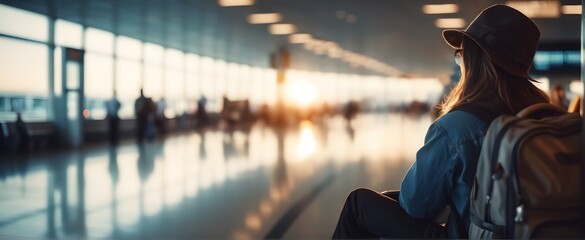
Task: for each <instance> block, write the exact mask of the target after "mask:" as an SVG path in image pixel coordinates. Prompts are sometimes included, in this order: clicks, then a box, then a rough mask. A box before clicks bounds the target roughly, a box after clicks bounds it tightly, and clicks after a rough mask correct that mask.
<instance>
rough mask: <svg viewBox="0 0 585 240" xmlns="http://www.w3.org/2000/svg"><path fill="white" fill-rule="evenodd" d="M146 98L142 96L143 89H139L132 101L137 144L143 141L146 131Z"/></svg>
mask: <svg viewBox="0 0 585 240" xmlns="http://www.w3.org/2000/svg"><path fill="white" fill-rule="evenodd" d="M146 104H147V99H146V97H145V96H144V91H143V90H142V89H140V96H139V97H138V98H137V99H136V101H134V115H135V116H136V141H137V142H138V144H142V143H143V142H144V134H145V133H146V121H147V117H148V110H147V108H146Z"/></svg>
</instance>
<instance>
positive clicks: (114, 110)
mask: <svg viewBox="0 0 585 240" xmlns="http://www.w3.org/2000/svg"><path fill="white" fill-rule="evenodd" d="M120 107H121V104H120V101H118V98H117V97H116V91H114V95H113V96H112V99H110V100H109V101H107V102H106V110H107V116H106V118H107V119H108V135H109V140H110V144H112V145H114V146H115V145H118V142H119V140H120V117H119V116H118V112H119V111H120Z"/></svg>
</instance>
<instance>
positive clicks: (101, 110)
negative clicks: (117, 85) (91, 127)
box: [84, 53, 119, 119]
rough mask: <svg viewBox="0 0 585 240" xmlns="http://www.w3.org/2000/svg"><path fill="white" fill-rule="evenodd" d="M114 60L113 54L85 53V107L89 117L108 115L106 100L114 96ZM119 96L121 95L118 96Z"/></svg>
mask: <svg viewBox="0 0 585 240" xmlns="http://www.w3.org/2000/svg"><path fill="white" fill-rule="evenodd" d="M113 64H114V60H113V58H112V57H111V56H108V55H101V54H95V53H86V54H85V91H84V92H85V108H86V109H87V110H89V116H88V117H87V118H88V119H104V118H105V117H106V113H107V111H106V106H105V102H106V101H107V100H109V99H111V98H112V96H113V91H114V81H113V77H114V73H113V71H114V69H113ZM118 97H119V96H118Z"/></svg>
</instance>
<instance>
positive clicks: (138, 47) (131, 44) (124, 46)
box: [116, 36, 142, 60]
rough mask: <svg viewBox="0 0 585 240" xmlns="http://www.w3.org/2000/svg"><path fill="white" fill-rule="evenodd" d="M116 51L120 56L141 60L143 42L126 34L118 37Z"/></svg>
mask: <svg viewBox="0 0 585 240" xmlns="http://www.w3.org/2000/svg"><path fill="white" fill-rule="evenodd" d="M116 53H117V54H118V57H122V58H128V59H133V60H140V58H141V57H142V42H140V41H139V40H137V39H134V38H129V37H125V36H119V37H117V38H116Z"/></svg>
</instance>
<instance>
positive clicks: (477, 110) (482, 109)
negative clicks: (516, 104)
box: [449, 102, 502, 126]
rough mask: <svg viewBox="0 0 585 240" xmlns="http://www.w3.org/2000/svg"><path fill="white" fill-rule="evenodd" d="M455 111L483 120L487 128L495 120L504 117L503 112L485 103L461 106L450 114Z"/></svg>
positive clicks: (471, 103)
mask: <svg viewBox="0 0 585 240" xmlns="http://www.w3.org/2000/svg"><path fill="white" fill-rule="evenodd" d="M453 111H464V112H467V113H470V114H472V115H474V116H476V117H478V118H479V119H481V120H482V121H483V122H484V123H485V124H486V125H487V126H489V125H490V124H491V123H492V121H493V120H494V119H496V118H497V117H498V116H500V115H502V113H501V112H498V111H494V110H493V108H491V107H490V106H489V105H488V104H487V103H483V102H470V103H464V104H461V105H459V106H457V107H455V108H453V109H452V110H451V111H449V112H453Z"/></svg>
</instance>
